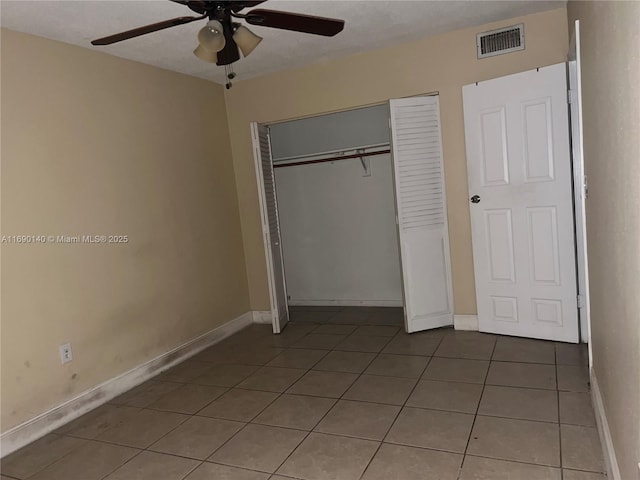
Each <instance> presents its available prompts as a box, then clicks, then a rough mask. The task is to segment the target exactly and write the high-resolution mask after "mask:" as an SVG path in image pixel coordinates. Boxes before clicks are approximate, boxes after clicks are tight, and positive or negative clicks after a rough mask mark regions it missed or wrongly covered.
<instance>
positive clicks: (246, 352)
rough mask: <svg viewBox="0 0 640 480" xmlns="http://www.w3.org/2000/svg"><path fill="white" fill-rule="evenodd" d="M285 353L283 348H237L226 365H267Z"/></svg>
mask: <svg viewBox="0 0 640 480" xmlns="http://www.w3.org/2000/svg"><path fill="white" fill-rule="evenodd" d="M282 352H283V349H282V348H250V347H248V346H244V348H242V347H241V348H235V349H233V351H232V352H231V355H230V356H229V357H228V359H229V361H228V362H224V363H239V364H242V365H266V364H267V363H269V362H270V361H271V360H273V359H274V358H275V357H277V356H278V355H280V354H281V353H282Z"/></svg>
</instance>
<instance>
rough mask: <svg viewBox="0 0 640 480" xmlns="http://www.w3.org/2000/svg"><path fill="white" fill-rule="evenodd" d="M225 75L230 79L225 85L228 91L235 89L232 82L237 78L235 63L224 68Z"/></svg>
mask: <svg viewBox="0 0 640 480" xmlns="http://www.w3.org/2000/svg"><path fill="white" fill-rule="evenodd" d="M224 73H225V75H226V76H227V78H228V79H229V81H228V82H227V83H226V84H225V87H227V90H229V89H230V88H231V87H233V83H231V80H233V79H234V78H235V77H236V74H235V72H234V71H233V63H231V64H229V65H225V66H224Z"/></svg>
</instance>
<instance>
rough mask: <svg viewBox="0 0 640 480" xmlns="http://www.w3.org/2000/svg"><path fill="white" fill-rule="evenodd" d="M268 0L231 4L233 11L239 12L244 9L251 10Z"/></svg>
mask: <svg viewBox="0 0 640 480" xmlns="http://www.w3.org/2000/svg"><path fill="white" fill-rule="evenodd" d="M266 1H267V0H246V1H245V0H239V1H233V2H231V10H233V11H234V12H239V11H240V10H242V9H243V8H251V7H255V6H256V5H260V4H261V3H264V2H266Z"/></svg>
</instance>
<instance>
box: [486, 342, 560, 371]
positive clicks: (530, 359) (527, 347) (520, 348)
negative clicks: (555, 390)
mask: <svg viewBox="0 0 640 480" xmlns="http://www.w3.org/2000/svg"><path fill="white" fill-rule="evenodd" d="M492 359H493V360H500V361H503V362H522V363H547V364H550V365H554V364H555V361H556V352H555V346H554V344H553V342H548V341H545V340H533V339H529V338H514V337H498V340H497V341H496V348H495V350H494V352H493V357H492Z"/></svg>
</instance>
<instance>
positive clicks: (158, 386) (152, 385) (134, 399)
mask: <svg viewBox="0 0 640 480" xmlns="http://www.w3.org/2000/svg"><path fill="white" fill-rule="evenodd" d="M180 386H181V383H176V382H159V381H156V380H149V381H148V382H145V383H143V384H142V385H138V386H137V387H135V388H133V389H131V390H129V391H128V392H126V393H123V394H122V395H119V396H118V397H116V398H114V399H113V400H111V401H110V402H109V403H111V404H115V405H125V406H128V407H140V408H144V407H147V406H149V405H151V404H152V403H153V402H155V401H156V400H157V399H159V398H160V397H162V396H163V395H166V394H167V393H169V392H171V391H173V390H175V389H176V388H179V387H180Z"/></svg>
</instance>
